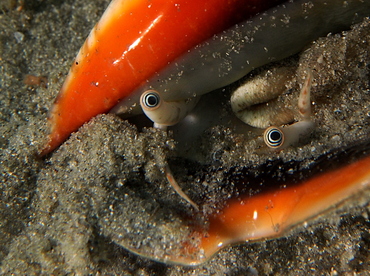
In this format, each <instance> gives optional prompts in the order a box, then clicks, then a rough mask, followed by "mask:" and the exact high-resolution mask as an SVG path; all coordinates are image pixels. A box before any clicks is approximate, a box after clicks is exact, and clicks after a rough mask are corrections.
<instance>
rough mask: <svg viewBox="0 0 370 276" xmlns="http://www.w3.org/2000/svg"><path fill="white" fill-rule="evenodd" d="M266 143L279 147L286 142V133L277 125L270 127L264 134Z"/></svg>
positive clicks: (271, 146)
mask: <svg viewBox="0 0 370 276" xmlns="http://www.w3.org/2000/svg"><path fill="white" fill-rule="evenodd" d="M263 139H264V140H265V143H266V145H267V146H268V147H270V148H278V147H280V146H281V145H282V144H283V143H284V133H283V132H282V131H281V130H280V129H279V128H277V127H269V128H267V129H266V130H265V133H264V135H263Z"/></svg>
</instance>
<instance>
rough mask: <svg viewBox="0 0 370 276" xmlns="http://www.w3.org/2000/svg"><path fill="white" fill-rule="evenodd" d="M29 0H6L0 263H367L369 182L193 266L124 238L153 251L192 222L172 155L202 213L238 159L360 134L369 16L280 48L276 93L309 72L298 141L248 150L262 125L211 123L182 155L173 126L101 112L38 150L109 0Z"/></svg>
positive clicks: (365, 114) (165, 268) (111, 267)
mask: <svg viewBox="0 0 370 276" xmlns="http://www.w3.org/2000/svg"><path fill="white" fill-rule="evenodd" d="M19 2H20V1H19ZM25 2H27V3H26V4H25V6H24V7H23V9H22V10H20V11H18V10H16V8H15V7H16V6H17V1H10V0H9V1H4V0H2V2H1V3H0V41H1V45H0V53H1V54H0V70H1V74H0V78H1V80H0V102H1V106H0V119H1V124H0V128H1V136H0V137H1V138H0V148H1V151H0V164H1V165H0V169H1V178H0V181H1V186H0V191H1V198H0V208H1V210H0V272H1V274H2V275H89V274H90V275H184V274H185V275H187V274H189V275H257V274H258V275H369V274H370V272H369V271H370V260H369V259H370V253H369V250H370V221H369V215H370V205H369V202H370V200H369V199H370V194H369V191H368V190H367V191H366V190H365V191H363V192H361V193H359V194H357V195H354V196H352V197H351V199H349V200H347V201H346V202H345V203H344V204H341V205H340V206H337V207H335V208H333V209H332V210H331V211H329V212H326V213H325V214H323V215H321V216H319V217H317V218H316V219H314V220H311V221H308V223H307V224H305V225H304V226H302V225H301V226H298V227H297V228H295V229H293V230H292V231H289V232H287V233H286V234H285V235H284V236H283V237H281V238H277V239H273V240H268V241H261V242H256V243H250V244H246V243H244V244H240V245H235V246H230V247H228V248H225V249H223V250H221V251H220V252H219V253H218V254H217V255H216V256H214V257H213V258H212V259H211V260H210V261H208V262H206V263H204V264H202V265H199V266H197V267H183V266H177V265H166V264H162V263H158V262H155V261H152V260H149V259H147V258H145V257H139V256H137V255H135V254H132V253H130V252H129V251H127V250H126V249H124V248H123V247H121V246H120V245H119V244H121V245H129V246H133V247H135V246H138V247H140V246H143V247H145V246H147V247H148V248H152V249H153V252H155V250H158V252H160V251H161V250H162V249H163V248H164V244H166V245H167V246H168V245H171V242H176V241H178V239H181V237H182V235H183V234H184V233H183V232H186V231H187V229H186V228H185V229H183V228H182V224H181V222H182V220H183V219H184V218H186V219H187V220H191V218H192V217H193V216H194V214H193V210H192V209H191V208H189V206H188V204H186V203H185V202H183V201H182V200H179V197H178V195H177V194H175V193H174V192H173V190H172V189H171V187H169V185H168V184H167V182H166V180H165V179H164V177H163V175H162V174H161V173H160V171H159V170H158V167H161V166H163V162H164V160H165V159H166V156H167V157H168V158H169V163H170V166H171V167H172V169H173V171H174V173H175V176H176V178H177V179H178V180H179V182H180V183H181V185H182V187H183V189H184V190H185V191H186V193H187V194H188V195H189V196H190V197H191V198H193V199H194V200H195V201H196V202H197V203H199V204H200V205H201V212H203V213H204V214H209V213H212V212H213V211H214V210H215V209H216V208H218V207H220V206H222V204H223V202H225V199H226V198H228V196H229V195H230V194H232V192H233V186H232V185H230V186H226V185H223V183H226V182H227V179H226V178H227V171H228V170H229V169H230V168H232V167H233V166H236V165H238V166H253V164H261V163H264V162H266V160H267V159H269V160H273V159H274V158H275V159H276V158H279V159H281V160H284V161H287V162H288V161H289V160H298V161H302V167H304V166H309V165H310V164H311V163H312V160H314V159H315V158H317V157H318V156H320V155H322V154H325V153H327V152H329V151H330V150H331V149H334V148H341V147H345V146H349V145H351V146H353V145H356V143H357V141H359V140H363V139H367V138H366V137H369V136H368V135H369V132H370V128H369V123H370V82H369V77H370V65H369V64H370V54H369V52H370V21H369V20H366V21H364V22H363V24H362V25H358V26H356V28H355V30H354V31H351V32H345V33H342V34H337V35H331V36H328V37H327V38H322V39H319V40H318V41H316V42H315V43H313V44H312V45H310V46H309V47H308V48H307V49H306V50H305V51H304V52H303V53H301V54H300V55H297V56H295V57H294V58H293V59H290V60H289V61H286V63H287V64H289V65H290V66H293V67H295V68H296V71H297V75H296V77H295V78H294V79H293V80H292V82H291V83H290V84H288V88H290V90H289V91H291V92H290V93H288V94H287V95H285V96H284V99H281V100H286V99H288V98H289V97H293V98H294V96H293V95H296V93H294V91H297V90H299V84H300V83H302V82H303V81H302V80H303V78H304V70H305V69H306V68H311V70H313V75H314V82H313V88H312V94H313V96H312V97H313V99H312V100H313V101H314V102H315V104H314V120H315V123H316V125H317V128H316V130H315V131H314V133H313V134H312V136H311V137H310V139H309V141H307V142H306V143H305V144H302V145H299V146H298V147H294V148H291V149H287V150H284V151H283V152H268V153H267V152H266V151H265V152H263V151H262V152H261V153H256V150H255V149H256V147H257V146H258V143H260V142H261V139H260V138H258V137H257V136H256V135H255V134H254V133H253V132H252V133H250V134H245V135H244V136H243V135H241V134H237V133H235V132H234V131H233V129H230V128H227V127H224V126H216V127H213V128H211V129H209V130H207V131H206V132H205V133H204V134H202V136H201V137H200V138H199V139H198V140H197V141H198V144H197V146H199V150H197V153H198V155H199V156H198V158H199V159H198V160H201V162H200V161H199V162H198V161H194V160H192V161H190V160H188V159H184V158H181V157H176V152H175V151H174V150H173V147H172V146H171V145H174V143H173V139H172V136H171V133H170V134H169V135H166V134H164V133H162V132H160V131H153V130H152V129H146V130H144V131H140V132H139V131H138V130H137V128H136V127H134V126H132V125H130V124H129V123H128V122H126V121H123V120H121V119H119V118H117V117H116V116H114V115H101V116H98V117H97V118H95V119H93V120H92V121H91V122H89V123H88V124H87V125H85V126H84V127H82V128H81V129H80V130H79V131H78V132H76V133H75V134H73V135H72V136H71V138H70V139H69V140H68V141H66V142H65V143H64V144H63V145H62V146H61V147H60V148H59V149H58V150H57V151H55V152H54V153H53V154H52V155H51V156H49V157H48V158H47V159H44V160H42V159H39V158H37V157H36V153H37V151H38V150H39V149H40V147H41V146H42V144H43V143H44V142H45V137H46V133H47V125H46V118H47V113H48V109H49V108H50V106H51V104H52V102H53V99H54V98H55V96H56V94H57V92H58V90H59V88H60V86H61V84H62V82H63V80H64V78H65V75H66V73H67V72H68V69H69V66H70V64H71V62H72V60H73V58H74V56H75V55H76V53H77V51H78V49H79V47H80V46H81V45H82V43H83V41H84V39H85V37H86V36H87V34H88V32H89V31H90V29H91V28H92V26H93V25H94V24H95V22H97V20H98V19H99V17H100V15H101V14H102V12H103V11H104V9H105V7H106V6H107V4H108V1H107V0H95V1H85V0H75V1H72V0H66V1H60V0H59V1H53V0H50V1H47V0H46V1H42V0H34V1H25ZM27 74H32V75H36V76H46V77H47V78H48V83H47V84H48V85H47V88H45V87H42V86H30V85H25V84H24V82H23V79H24V77H25V75H27ZM225 93H230V91H229V89H226V91H225ZM288 102H289V101H288ZM291 102H295V100H293V101H291ZM226 105H227V103H225V106H226ZM292 106H294V104H293V105H292ZM225 109H226V111H227V106H226V107H225ZM248 135H250V136H251V137H246V136H248ZM236 141H237V142H236ZM256 145H257V146H256ZM360 150H361V149H360ZM225 175H226V176H225ZM148 250H149V249H148Z"/></svg>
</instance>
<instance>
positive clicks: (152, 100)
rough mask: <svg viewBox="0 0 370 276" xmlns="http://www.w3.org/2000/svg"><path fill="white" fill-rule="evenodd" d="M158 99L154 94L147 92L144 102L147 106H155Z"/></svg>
mask: <svg viewBox="0 0 370 276" xmlns="http://www.w3.org/2000/svg"><path fill="white" fill-rule="evenodd" d="M158 102H159V99H158V96H157V95H156V94H148V95H147V96H146V104H147V106H149V107H156V106H157V105H158Z"/></svg>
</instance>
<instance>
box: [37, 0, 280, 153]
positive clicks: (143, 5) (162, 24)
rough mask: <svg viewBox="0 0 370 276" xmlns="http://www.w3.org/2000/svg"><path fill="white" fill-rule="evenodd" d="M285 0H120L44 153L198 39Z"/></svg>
mask: <svg viewBox="0 0 370 276" xmlns="http://www.w3.org/2000/svg"><path fill="white" fill-rule="evenodd" d="M277 2H282V1H281V0H274V1H259V0H233V1H223V0H207V1H197V0H176V1H175V0H168V1H160V0H152V1H146V0H116V1H113V2H112V3H111V4H110V5H109V7H108V8H107V10H106V12H105V13H104V15H103V16H102V18H101V20H100V21H99V22H98V23H97V25H96V26H95V27H94V29H93V30H92V31H91V33H90V35H89V37H88V38H87V39H86V41H85V43H84V45H83V46H82V48H81V50H80V52H79V53H78V55H77V57H76V60H75V61H74V63H73V65H72V67H71V69H70V72H69V75H68V77H67V79H66V80H65V82H64V84H63V87H62V88H61V91H60V92H59V95H58V96H57V98H56V100H55V103H54V105H53V107H52V109H51V112H50V116H49V121H50V126H51V134H50V135H49V140H48V142H47V144H46V145H45V147H44V148H43V150H42V152H41V155H44V154H47V153H49V152H51V151H52V150H54V149H55V148H56V147H58V146H59V145H60V144H61V143H62V142H63V141H64V140H65V139H67V138H68V136H69V135H70V134H71V133H72V132H73V131H76V130H77V129H78V128H79V127H80V126H81V125H82V124H84V123H85V122H87V121H89V120H90V119H91V118H92V117H94V116H96V115H98V114H101V113H105V112H108V111H109V110H110V109H111V108H112V107H114V106H115V105H116V104H117V103H118V102H119V101H120V100H122V99H124V98H126V97H129V96H130V93H132V91H133V90H134V89H135V88H136V87H138V86H139V85H140V84H142V83H144V82H145V81H146V80H147V79H148V78H150V77H151V76H152V75H153V74H154V73H155V72H157V71H159V70H160V69H162V68H163V67H165V66H166V65H168V64H169V63H170V62H171V61H172V60H174V59H175V58H176V57H178V56H179V55H181V54H182V53H184V52H185V51H187V50H189V49H190V48H192V47H193V46H195V45H197V44H198V43H200V42H202V41H204V40H206V39H207V38H209V37H211V36H212V35H213V34H215V33H218V32H220V31H222V30H224V29H226V28H228V27H230V26H232V25H233V24H235V23H237V22H239V21H241V20H244V19H247V18H249V17H250V16H252V15H254V14H256V13H258V12H260V11H263V10H265V9H267V8H268V7H271V6H274V5H276V3H277Z"/></svg>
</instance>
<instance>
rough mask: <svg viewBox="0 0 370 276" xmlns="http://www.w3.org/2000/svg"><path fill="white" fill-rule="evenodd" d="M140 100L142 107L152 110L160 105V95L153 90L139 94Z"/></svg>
mask: <svg viewBox="0 0 370 276" xmlns="http://www.w3.org/2000/svg"><path fill="white" fill-rule="evenodd" d="M140 101H141V105H142V107H143V108H145V109H150V110H153V109H155V108H158V107H159V106H160V104H161V96H160V95H159V93H158V92H156V91H154V90H148V91H145V92H144V93H143V94H142V95H141V98H140Z"/></svg>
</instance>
